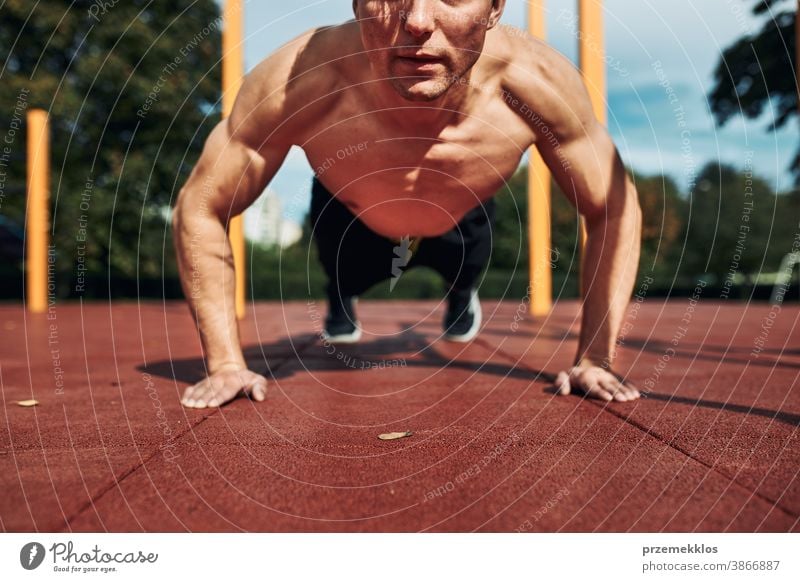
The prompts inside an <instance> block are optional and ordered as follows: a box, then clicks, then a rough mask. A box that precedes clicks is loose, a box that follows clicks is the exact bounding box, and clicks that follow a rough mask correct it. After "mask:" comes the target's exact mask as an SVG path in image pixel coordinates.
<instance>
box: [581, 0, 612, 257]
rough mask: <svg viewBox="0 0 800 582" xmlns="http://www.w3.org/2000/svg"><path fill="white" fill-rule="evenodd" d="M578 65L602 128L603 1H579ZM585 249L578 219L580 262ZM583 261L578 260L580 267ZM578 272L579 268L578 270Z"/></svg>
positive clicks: (605, 120) (583, 227) (605, 117)
mask: <svg viewBox="0 0 800 582" xmlns="http://www.w3.org/2000/svg"><path fill="white" fill-rule="evenodd" d="M578 27H579V31H578V63H579V65H580V68H581V72H582V73H583V80H584V82H585V83H586V88H587V90H588V91H589V98H590V99H591V101H592V108H593V109H594V114H595V117H597V119H598V121H599V122H600V123H602V124H603V125H607V123H608V115H607V113H606V63H605V35H604V34H603V3H602V0H578ZM585 245H586V224H585V223H584V221H583V219H581V226H580V249H581V259H582V258H583V250H584V247H585ZM582 264H583V261H582V260H581V265H582ZM581 270H583V269H582V267H581Z"/></svg>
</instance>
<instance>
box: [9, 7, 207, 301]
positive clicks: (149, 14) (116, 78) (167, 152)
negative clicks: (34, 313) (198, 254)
mask: <svg viewBox="0 0 800 582" xmlns="http://www.w3.org/2000/svg"><path fill="white" fill-rule="evenodd" d="M0 18H2V22H3V24H2V26H0V55H1V56H2V57H1V58H2V62H3V63H5V66H4V68H3V70H2V72H0V76H1V77H2V82H0V123H4V124H6V125H7V124H8V123H9V120H10V119H11V116H12V112H13V111H14V108H15V103H17V102H18V101H19V100H20V97H22V100H23V101H24V102H25V108H26V109H30V108H33V107H38V108H43V109H45V110H47V111H49V114H50V123H51V144H52V145H51V148H52V154H51V160H52V174H51V200H52V207H51V212H52V214H51V216H52V218H53V241H52V242H53V244H54V245H55V248H56V253H57V257H58V259H57V266H58V271H59V272H60V273H61V274H62V275H66V274H67V273H71V274H72V275H71V276H62V277H59V282H60V283H61V287H62V289H61V291H62V293H63V292H64V290H65V289H64V287H67V286H68V288H69V289H70V292H71V294H72V295H75V294H79V293H76V287H75V285H74V283H75V272H76V269H77V268H78V267H79V265H80V264H81V263H83V265H84V266H85V267H86V269H87V271H89V272H101V273H102V272H106V273H107V274H108V275H109V277H114V276H123V277H135V276H147V277H158V276H160V275H161V274H162V271H163V270H166V272H167V273H174V261H173V259H172V257H173V252H172V245H171V241H170V240H169V238H168V236H166V235H167V233H166V228H167V223H166V221H165V219H164V218H165V208H167V207H168V205H169V204H170V201H171V199H172V196H173V193H174V192H175V190H176V188H179V187H180V186H181V185H182V183H183V181H184V180H185V178H186V176H187V175H188V172H189V171H190V169H191V167H192V165H193V163H194V162H195V160H196V158H197V156H198V154H199V151H200V149H201V148H202V144H203V142H204V140H205V137H206V135H207V134H208V132H209V131H210V128H211V127H213V125H214V123H215V122H216V119H217V118H218V109H219V108H218V105H217V103H218V100H219V96H220V71H219V69H220V67H219V59H220V54H221V51H220V29H221V22H220V20H219V9H218V6H217V5H216V3H215V2H214V1H213V0H173V1H171V2H152V1H150V0H125V1H124V2H122V1H112V2H98V1H89V0H69V1H68V0H40V1H38V2H35V3H34V2H28V1H26V0H7V1H6V2H5V3H4V4H3V6H2V7H1V8H0ZM3 132H4V128H3V127H2V126H0V133H3ZM12 148H13V155H12V156H11V159H12V162H11V164H12V167H11V169H12V172H11V176H12V179H11V180H10V181H9V183H8V185H7V191H6V194H7V196H6V198H5V200H4V201H3V204H2V207H1V208H0V212H2V214H3V215H4V216H6V217H7V218H10V219H11V220H13V221H15V222H17V223H18V224H23V223H24V212H25V200H24V177H25V170H24V159H25V155H24V152H25V140H24V135H19V136H18V137H17V139H16V140H15V141H14V143H13V144H12ZM12 194H13V196H12ZM165 244H166V248H164V247H165ZM65 281H70V283H67V284H66V285H65V284H64V283H65Z"/></svg>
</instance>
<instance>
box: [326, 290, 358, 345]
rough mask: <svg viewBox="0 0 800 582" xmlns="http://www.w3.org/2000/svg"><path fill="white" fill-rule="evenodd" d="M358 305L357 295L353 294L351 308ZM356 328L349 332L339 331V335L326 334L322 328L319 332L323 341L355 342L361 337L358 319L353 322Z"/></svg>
mask: <svg viewBox="0 0 800 582" xmlns="http://www.w3.org/2000/svg"><path fill="white" fill-rule="evenodd" d="M356 305H358V296H357V295H354V296H353V308H355V306H356ZM355 326H356V329H355V330H353V331H352V332H350V333H340V334H339V335H328V332H327V331H325V330H322V333H321V334H320V335H321V337H322V339H323V341H327V342H330V343H332V344H354V343H357V342H358V340H360V339H361V325H360V324H359V322H358V321H356V322H355Z"/></svg>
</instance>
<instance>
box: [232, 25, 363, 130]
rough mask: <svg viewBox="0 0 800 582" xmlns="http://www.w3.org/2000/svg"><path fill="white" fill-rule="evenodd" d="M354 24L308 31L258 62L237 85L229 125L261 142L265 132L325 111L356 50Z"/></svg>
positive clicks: (289, 126) (287, 127)
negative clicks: (239, 128)
mask: <svg viewBox="0 0 800 582" xmlns="http://www.w3.org/2000/svg"><path fill="white" fill-rule="evenodd" d="M354 25H355V26H356V27H357V24H356V23H355V22H354V21H348V22H344V23H342V24H337V25H331V26H322V27H317V28H312V29H308V30H306V31H304V32H303V33H301V34H299V35H297V36H296V37H294V38H293V39H291V40H289V41H288V42H286V43H285V44H283V45H282V46H280V47H279V48H278V49H276V50H275V51H274V52H272V53H271V54H269V55H268V56H267V57H266V58H264V59H263V60H262V61H261V62H260V63H258V65H256V66H255V67H254V68H253V70H252V71H250V72H249V73H248V74H247V75H246V76H245V79H244V82H243V83H242V87H241V89H240V91H239V95H238V97H237V100H236V106H235V107H234V111H233V113H232V114H231V118H232V124H233V125H234V127H241V128H242V129H241V130H240V131H239V132H240V133H244V134H247V133H251V132H252V133H254V134H255V133H258V136H254V137H256V138H258V137H259V136H261V138H262V139H263V137H266V136H264V132H265V130H266V131H267V132H268V131H269V130H270V128H276V129H277V128H278V126H280V127H284V128H286V130H287V131H291V129H290V128H291V126H292V124H293V123H302V120H303V119H306V118H307V117H308V116H309V115H315V114H317V113H319V112H320V111H324V110H326V109H327V108H329V107H330V106H331V103H330V101H331V100H332V99H336V95H337V91H336V88H337V86H338V85H339V84H340V83H341V80H342V77H343V75H342V71H343V68H344V62H345V61H346V60H347V58H348V56H350V55H353V54H356V53H357V52H358V50H357V48H356V44H355V43H354V40H358V39H354V38H353V35H354V34H356V33H357V32H358V31H357V28H355V29H354ZM256 128H258V129H256ZM248 141H251V140H248Z"/></svg>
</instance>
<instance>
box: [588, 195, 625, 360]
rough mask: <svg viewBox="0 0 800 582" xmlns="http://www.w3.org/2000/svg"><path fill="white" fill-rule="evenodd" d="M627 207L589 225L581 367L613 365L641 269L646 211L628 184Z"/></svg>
mask: <svg viewBox="0 0 800 582" xmlns="http://www.w3.org/2000/svg"><path fill="white" fill-rule="evenodd" d="M628 188H630V189H631V190H629V194H628V196H626V200H627V202H626V205H625V206H624V209H623V210H622V211H621V212H619V213H618V214H616V215H613V216H609V217H607V218H606V217H603V218H602V219H600V220H596V221H594V222H593V223H588V222H587V237H586V247H585V249H584V256H583V267H582V273H581V288H582V290H583V298H584V300H583V315H582V323H581V333H580V343H579V346H578V353H577V355H576V357H575V363H576V364H578V363H585V364H591V365H595V366H600V367H605V368H607V367H610V365H611V363H612V358H613V354H614V344H615V343H616V340H617V336H618V334H619V330H620V326H621V325H622V318H623V316H624V315H625V310H626V309H627V306H628V303H629V301H630V297H631V294H632V292H633V286H634V284H635V282H636V272H637V270H638V266H639V252H640V246H641V212H640V210H639V206H638V203H637V202H636V200H637V198H636V193H635V190H633V187H632V186H631V185H628Z"/></svg>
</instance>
